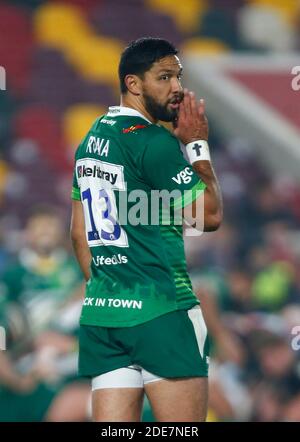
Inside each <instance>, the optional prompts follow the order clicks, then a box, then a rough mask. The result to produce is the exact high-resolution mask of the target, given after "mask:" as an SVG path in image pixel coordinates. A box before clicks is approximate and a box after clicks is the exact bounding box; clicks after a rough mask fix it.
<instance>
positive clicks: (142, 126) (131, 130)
mask: <svg viewBox="0 0 300 442" xmlns="http://www.w3.org/2000/svg"><path fill="white" fill-rule="evenodd" d="M145 127H147V126H146V125H145V124H136V125H135V126H130V127H127V128H126V129H123V134H129V133H134V132H136V131H137V130H139V129H145Z"/></svg>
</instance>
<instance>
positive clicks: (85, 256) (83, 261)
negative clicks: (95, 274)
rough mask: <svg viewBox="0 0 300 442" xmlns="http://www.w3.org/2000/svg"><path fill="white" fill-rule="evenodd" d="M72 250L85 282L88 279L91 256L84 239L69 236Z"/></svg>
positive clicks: (82, 237)
mask: <svg viewBox="0 0 300 442" xmlns="http://www.w3.org/2000/svg"><path fill="white" fill-rule="evenodd" d="M71 239H72V245H73V250H74V253H75V256H76V258H77V261H78V263H79V265H80V268H81V270H82V273H83V275H84V278H85V280H86V281H88V280H89V279H90V276H91V275H90V265H91V261H92V255H91V252H90V249H89V247H88V245H87V242H86V239H85V237H84V236H81V235H74V234H71Z"/></svg>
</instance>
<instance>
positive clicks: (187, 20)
mask: <svg viewBox="0 0 300 442" xmlns="http://www.w3.org/2000/svg"><path fill="white" fill-rule="evenodd" d="M207 4H208V2H207V0H186V1H184V2H179V3H177V4H176V7H174V1H173V0H147V5H149V7H151V8H153V9H154V10H156V11H161V12H163V13H165V14H168V15H170V16H171V17H172V18H173V19H174V21H175V22H176V24H177V26H178V28H179V29H180V30H181V31H182V32H184V33H185V34H188V35H189V34H190V33H191V32H193V31H195V30H196V28H197V26H198V22H199V19H200V17H201V16H202V14H203V12H204V11H205V9H206V8H207Z"/></svg>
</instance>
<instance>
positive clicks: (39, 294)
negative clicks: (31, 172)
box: [0, 206, 89, 421]
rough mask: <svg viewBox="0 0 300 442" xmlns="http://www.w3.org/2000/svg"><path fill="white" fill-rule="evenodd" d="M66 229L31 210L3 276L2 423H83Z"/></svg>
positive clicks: (75, 291)
mask: <svg viewBox="0 0 300 442" xmlns="http://www.w3.org/2000/svg"><path fill="white" fill-rule="evenodd" d="M64 236H65V227H64V223H63V222H62V220H61V218H60V216H59V215H58V214H57V213H56V212H55V211H54V210H53V209H52V208H50V207H46V206H45V207H40V208H36V209H35V211H34V213H32V214H31V215H30V217H29V218H28V220H27V224H26V226H25V229H24V243H23V244H22V245H21V248H20V251H19V255H18V257H17V259H16V261H15V262H12V263H11V264H10V266H9V267H8V268H7V270H6V271H5V272H4V274H3V277H2V285H1V289H2V296H1V299H2V302H1V314H2V320H3V323H4V327H5V329H6V331H7V338H8V342H7V348H8V351H5V352H1V354H0V358H1V364H0V365H1V369H0V384H1V385H2V387H1V389H0V402H1V407H0V410H1V411H0V420H1V421H6V420H9V421H14V420H15V421H18V420H27V421H36V420H61V421H65V420H70V421H72V420H86V419H88V403H89V391H88V389H87V386H86V385H84V383H79V382H77V377H76V368H77V357H76V347H77V337H76V336H77V329H78V326H77V321H78V308H80V304H81V297H82V287H81V286H82V283H81V280H80V275H79V271H78V268H77V265H76V262H75V261H74V258H73V257H72V256H70V255H69V253H68V251H67V249H66V247H65V246H64Z"/></svg>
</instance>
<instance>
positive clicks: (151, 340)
mask: <svg viewBox="0 0 300 442" xmlns="http://www.w3.org/2000/svg"><path fill="white" fill-rule="evenodd" d="M177 53H178V52H177V50H176V49H175V48H174V46H173V45H172V44H170V43H169V42H168V41H165V40H163V39H159V38H150V37H147V38H142V39H139V40H136V41H134V42H132V43H131V44H130V45H129V46H128V47H127V48H125V50H124V52H123V53H122V55H121V59H120V64H119V78H120V89H121V104H120V106H113V107H110V108H109V109H108V112H107V114H106V115H103V116H101V117H99V118H97V119H96V121H95V122H94V124H93V125H92V127H91V129H90V130H89V132H88V133H87V135H86V136H85V138H84V139H83V141H82V142H81V144H80V145H79V147H78V149H77V151H76V154H75V168H74V179H73V190H72V199H73V201H72V220H71V238H72V242H73V248H74V251H75V254H76V257H77V259H78V262H79V264H80V266H81V268H82V271H83V273H84V276H85V279H86V281H87V284H86V294H85V299H84V302H83V307H82V314H81V318H80V338H79V339H80V342H79V373H80V375H82V376H87V377H89V378H91V386H92V412H93V420H94V421H98V422H100V421H111V422H113V421H122V422H126V421H128V422H129V421H139V420H140V416H141V410H142V403H143V396H144V393H145V394H146V395H147V397H148V399H149V401H150V403H151V406H152V410H153V413H154V415H155V418H156V419H157V420H158V421H163V422H167V421H173V422H176V421H204V420H205V418H206V411H207V395H208V392H207V389H208V386H207V376H208V363H209V357H208V346H209V344H208V337H207V329H206V325H205V322H204V320H203V316H202V312H201V308H200V306H199V301H198V299H197V298H196V296H195V294H194V293H193V290H192V286H191V282H190V279H189V276H188V274H187V270H186V263H185V256H184V244H183V226H182V225H179V224H178V223H175V222H172V220H174V211H180V213H182V214H183V217H184V219H185V220H186V221H187V223H188V225H190V226H191V225H192V226H195V227H196V228H197V229H200V230H201V229H203V230H204V231H214V230H216V229H217V228H218V227H219V225H220V223H221V220H222V198H221V193H220V188H219V184H218V181H217V178H216V175H215V173H214V170H213V167H212V164H211V160H210V151H209V146H208V143H207V140H208V123H207V119H206V117H205V113H204V111H205V109H204V101H203V100H200V101H199V102H198V101H196V98H195V95H194V93H192V92H189V91H188V90H187V89H183V87H182V85H181V76H182V64H181V62H180V60H179V58H178V55H177ZM159 121H165V122H172V123H173V124H174V131H173V133H171V132H170V131H169V130H167V129H166V128H164V127H163V126H161V125H160V124H159ZM180 142H181V143H183V144H184V145H185V146H186V155H187V158H188V160H186V159H185V158H184V156H183V154H182V151H181V148H180ZM153 191H165V192H168V193H172V192H173V191H176V198H173V199H170V206H171V209H172V210H173V212H172V213H173V215H172V216H171V217H170V222H169V223H163V222H162V219H160V222H159V223H155V222H138V221H139V220H137V218H138V212H139V211H138V210H137V208H136V206H135V204H137V201H136V199H137V198H136V197H135V196H136V195H143V196H144V198H140V200H143V201H140V203H141V205H140V206H139V210H140V212H143V214H145V213H146V212H147V209H150V212H151V214H152V212H153V211H154V208H153V207H152V202H151V201H152V200H151V198H150V196H151V195H152V192H153ZM178 192H179V194H178ZM124 195H127V200H126V213H127V214H128V215H129V214H130V213H131V215H132V214H133V213H135V215H136V217H135V219H134V220H132V219H129V220H128V221H127V222H124V221H123V222H120V218H121V215H122V217H123V218H124ZM178 195H180V196H178ZM161 210H162V209H161ZM161 213H162V212H161ZM143 214H141V213H139V215H140V216H141V218H142V217H143ZM129 218H130V217H129ZM151 221H152V220H151Z"/></svg>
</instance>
